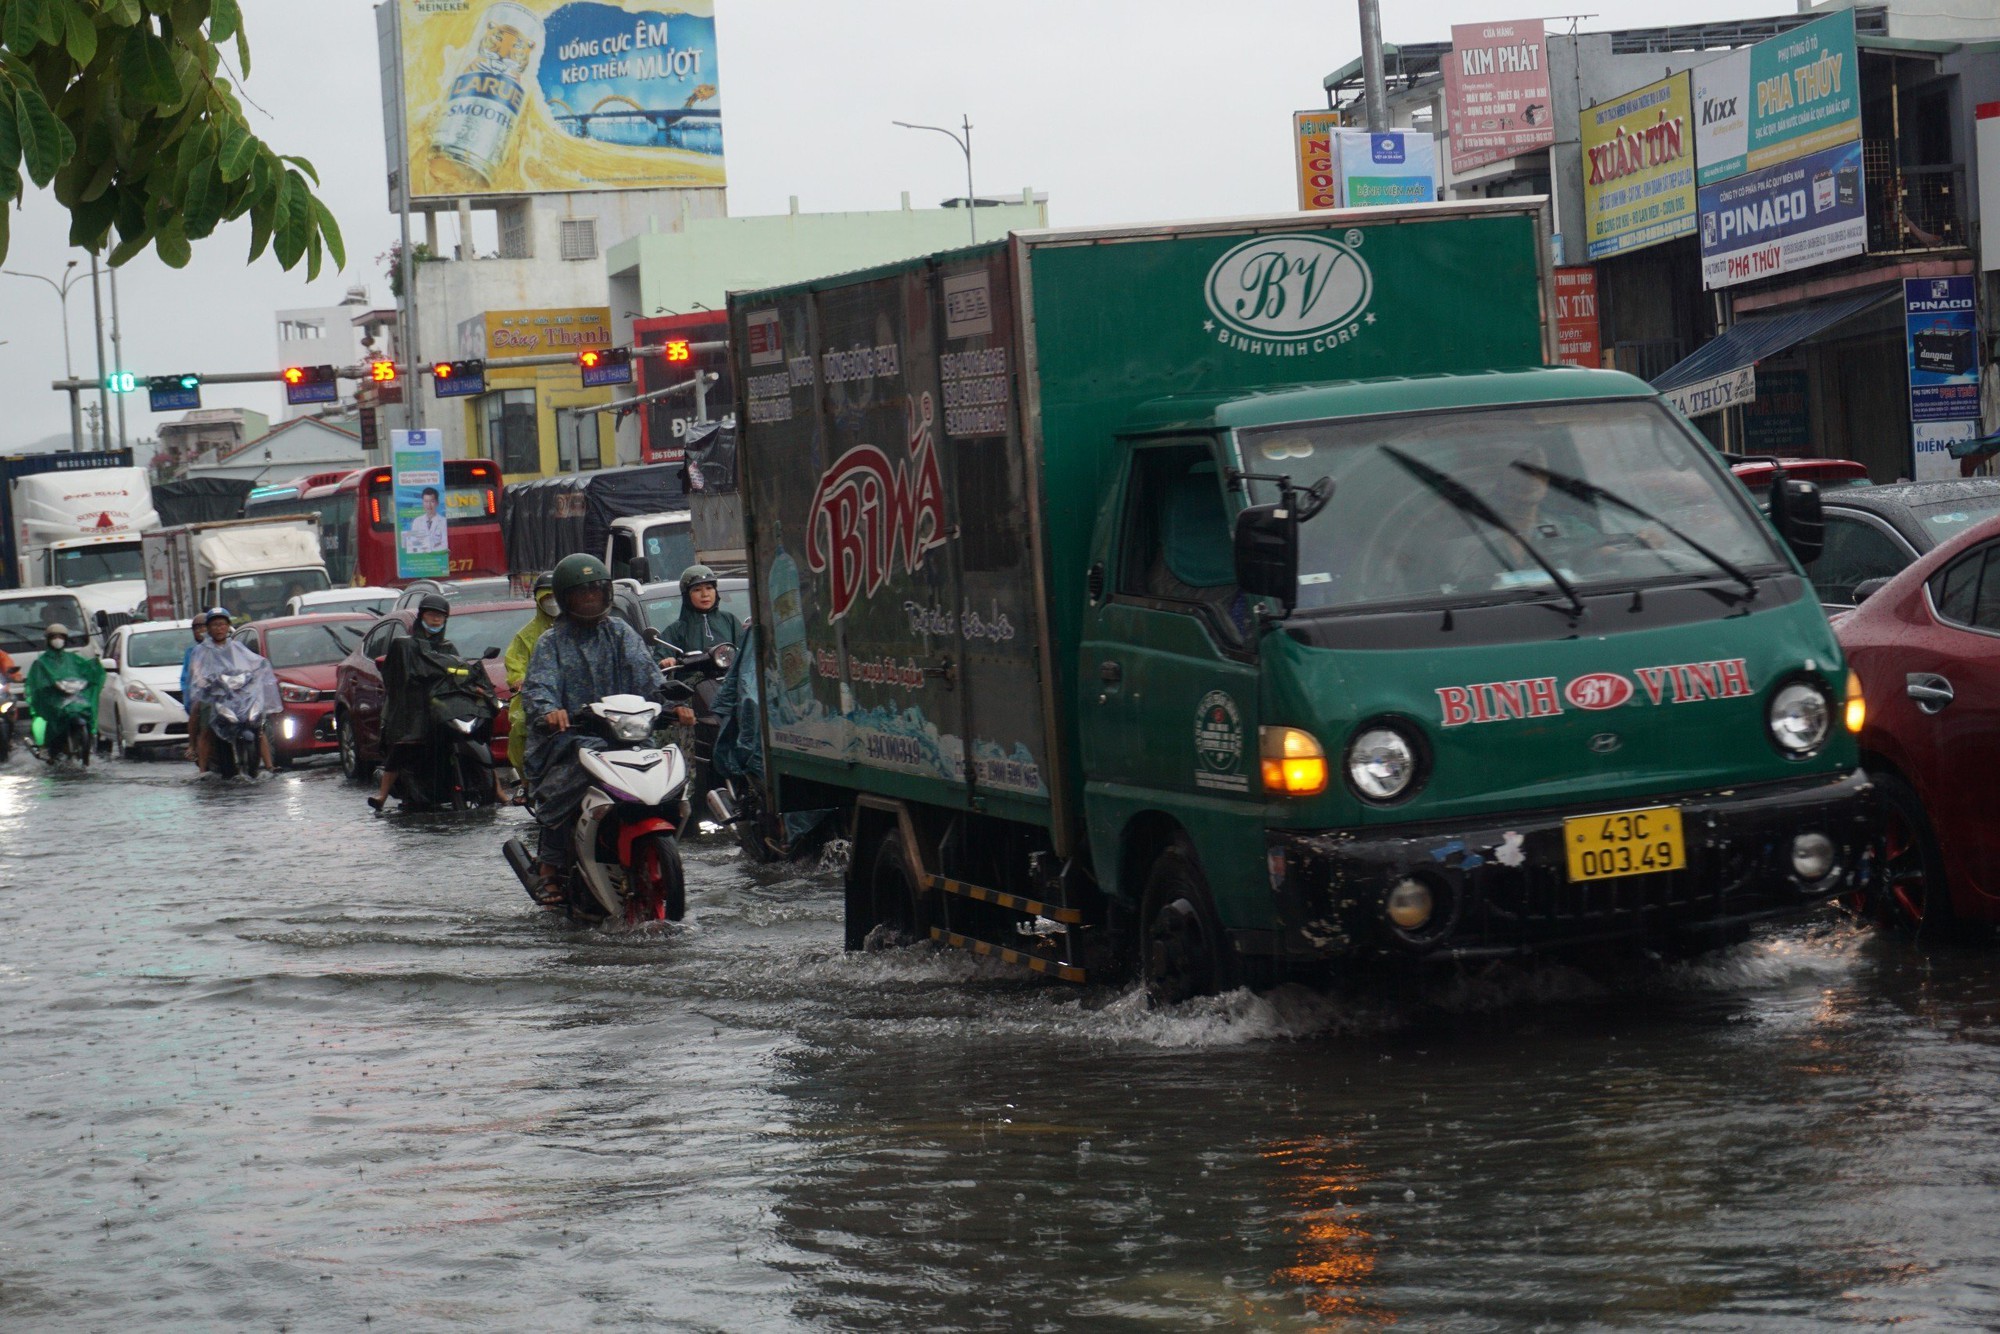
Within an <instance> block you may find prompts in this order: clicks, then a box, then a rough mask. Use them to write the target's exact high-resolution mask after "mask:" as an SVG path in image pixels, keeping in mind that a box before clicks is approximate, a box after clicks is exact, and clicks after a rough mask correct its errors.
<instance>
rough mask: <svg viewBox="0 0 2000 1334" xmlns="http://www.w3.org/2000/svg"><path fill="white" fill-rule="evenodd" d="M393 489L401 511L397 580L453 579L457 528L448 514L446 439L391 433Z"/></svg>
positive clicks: (419, 433)
mask: <svg viewBox="0 0 2000 1334" xmlns="http://www.w3.org/2000/svg"><path fill="white" fill-rule="evenodd" d="M389 471H390V486H391V488H392V490H393V491H394V494H395V501H394V504H395V507H396V577H397V578H398V579H442V578H444V577H445V576H446V575H448V574H450V573H451V527H450V522H449V520H447V519H446V517H445V514H444V492H445V484H444V433H443V432H442V431H437V430H428V431H391V432H390V433H389Z"/></svg>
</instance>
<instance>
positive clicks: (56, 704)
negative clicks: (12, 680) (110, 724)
mask: <svg viewBox="0 0 2000 1334" xmlns="http://www.w3.org/2000/svg"><path fill="white" fill-rule="evenodd" d="M69 639H70V633H69V627H68V626H64V625H55V624H52V625H50V626H49V627H48V628H47V629H45V630H43V631H42V642H43V643H44V644H46V645H47V648H46V650H45V651H44V652H43V653H42V656H41V657H39V658H36V659H35V661H34V665H33V666H31V667H29V668H28V682H27V693H28V710H29V712H31V713H33V714H34V715H35V744H36V745H38V746H39V745H41V744H43V742H44V740H45V738H47V737H48V735H49V734H50V729H51V725H52V724H55V723H57V722H59V721H60V720H61V719H62V716H63V713H64V710H65V709H74V710H76V711H78V712H81V713H83V716H84V719H85V720H86V721H87V722H88V723H89V724H90V731H91V736H92V738H93V739H94V738H95V737H96V734H97V698H98V696H99V695H100V694H101V693H102V692H103V690H104V665H103V664H102V663H100V662H98V660H97V659H95V658H86V657H84V656H83V654H81V653H78V652H76V651H74V650H73V649H71V648H70V647H69ZM71 680H74V681H81V682H83V689H81V690H79V691H77V692H76V693H75V694H74V695H72V694H70V693H69V692H68V691H66V690H64V689H63V688H62V685H61V682H63V681H71Z"/></svg>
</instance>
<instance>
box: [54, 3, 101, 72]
mask: <svg viewBox="0 0 2000 1334" xmlns="http://www.w3.org/2000/svg"><path fill="white" fill-rule="evenodd" d="M57 2H58V3H60V4H61V5H62V14H63V24H64V27H65V33H64V45H66V46H67V47H68V48H69V54H70V57H71V58H72V59H73V60H75V61H76V63H77V64H79V65H88V64H89V63H90V62H91V61H93V60H95V59H96V58H97V25H96V24H95V23H92V22H91V21H90V15H89V14H88V13H86V12H85V11H84V8H83V6H82V5H80V4H77V3H76V2H75V0H57Z"/></svg>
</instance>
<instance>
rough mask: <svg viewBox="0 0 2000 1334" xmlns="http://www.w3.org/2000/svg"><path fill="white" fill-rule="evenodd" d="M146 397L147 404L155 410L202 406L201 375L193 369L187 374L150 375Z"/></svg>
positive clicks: (176, 409) (162, 410) (178, 409)
mask: <svg viewBox="0 0 2000 1334" xmlns="http://www.w3.org/2000/svg"><path fill="white" fill-rule="evenodd" d="M146 398H147V406H148V407H150V408H151V409H152V410H153V411H154V412H179V411H181V410H182V409H184V408H198V407H200V406H201V377H200V376H199V375H196V374H194V373H193V372H192V371H190V372H188V373H187V374H185V375H153V376H148V377H147V379H146Z"/></svg>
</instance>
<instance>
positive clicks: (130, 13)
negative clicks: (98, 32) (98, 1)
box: [103, 0, 146, 28]
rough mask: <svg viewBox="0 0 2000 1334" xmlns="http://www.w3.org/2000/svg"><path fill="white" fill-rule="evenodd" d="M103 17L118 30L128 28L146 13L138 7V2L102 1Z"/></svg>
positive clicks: (137, 0)
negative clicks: (118, 28)
mask: <svg viewBox="0 0 2000 1334" xmlns="http://www.w3.org/2000/svg"><path fill="white" fill-rule="evenodd" d="M103 7H104V17H106V18H108V19H110V20H111V22H112V23H113V24H115V25H117V26H118V27H120V28H129V27H132V26H133V25H134V24H136V23H138V21H139V20H140V19H142V18H144V17H146V11H145V10H143V9H141V8H140V7H139V0H103Z"/></svg>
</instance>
